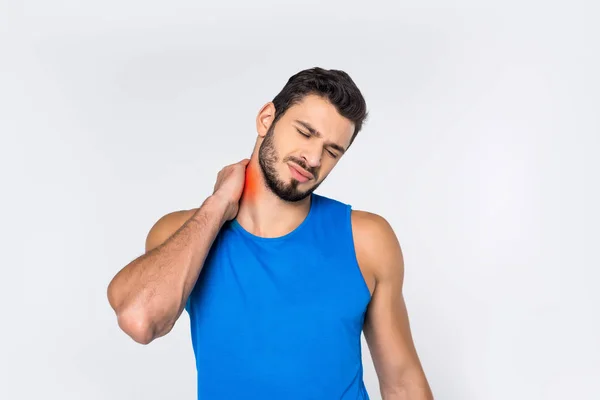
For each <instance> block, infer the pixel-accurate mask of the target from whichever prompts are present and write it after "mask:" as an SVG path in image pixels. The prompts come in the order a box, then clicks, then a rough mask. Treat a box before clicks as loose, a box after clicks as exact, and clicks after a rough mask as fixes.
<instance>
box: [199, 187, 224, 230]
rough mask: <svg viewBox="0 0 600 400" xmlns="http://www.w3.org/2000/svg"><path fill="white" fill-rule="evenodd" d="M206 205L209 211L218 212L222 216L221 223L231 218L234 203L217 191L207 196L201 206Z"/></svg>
mask: <svg viewBox="0 0 600 400" xmlns="http://www.w3.org/2000/svg"><path fill="white" fill-rule="evenodd" d="M204 207H207V208H208V211H209V213H211V214H212V213H214V214H217V215H218V216H219V217H220V218H221V224H223V223H225V222H226V221H227V220H228V219H229V213H230V210H231V208H232V205H231V202H230V201H229V200H228V199H227V198H225V197H224V196H221V195H219V194H218V193H215V194H212V195H210V196H208V197H207V198H206V200H205V201H204V203H203V204H202V207H201V208H204Z"/></svg>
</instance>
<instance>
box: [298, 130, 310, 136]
mask: <svg viewBox="0 0 600 400" xmlns="http://www.w3.org/2000/svg"><path fill="white" fill-rule="evenodd" d="M296 130H297V131H298V133H299V134H301V135H302V136H304V137H310V135H309V134H308V133H304V132H302V131H301V130H300V129H298V128H296Z"/></svg>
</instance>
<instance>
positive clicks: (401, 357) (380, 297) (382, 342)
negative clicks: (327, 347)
mask: <svg viewBox="0 0 600 400" xmlns="http://www.w3.org/2000/svg"><path fill="white" fill-rule="evenodd" d="M352 226H353V228H352V230H353V234H354V241H355V248H356V254H357V259H358V262H359V264H360V265H361V268H364V269H365V270H366V271H369V272H370V273H371V274H372V276H373V277H374V280H375V289H374V292H373V296H372V298H371V302H370V304H369V307H368V309H367V314H366V317H365V325H364V334H365V339H366V340H367V344H368V346H369V350H370V352H371V357H372V359H373V364H374V366H375V371H376V372H377V377H378V379H379V387H380V391H381V395H382V397H383V399H384V400H431V399H433V394H432V392H431V388H430V387H429V384H428V382H427V379H426V377H425V373H424V371H423V368H422V366H421V362H420V360H419V357H418V355H417V351H416V349H415V345H414V342H413V339H412V334H411V330H410V325H409V320H408V314H407V311H406V305H405V303H404V297H403V295H402V285H403V280H404V259H403V256H402V250H401V248H400V244H399V242H398V239H397V237H396V234H395V233H394V231H393V229H392V227H391V226H390V225H389V223H388V222H387V221H386V220H385V219H384V218H382V217H380V216H378V215H376V214H372V213H368V212H364V211H353V213H352Z"/></svg>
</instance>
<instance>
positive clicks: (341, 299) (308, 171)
mask: <svg viewBox="0 0 600 400" xmlns="http://www.w3.org/2000/svg"><path fill="white" fill-rule="evenodd" d="M366 117H367V111H366V104H365V101H364V99H363V97H362V94H361V93H360V91H359V89H358V88H357V87H356V85H355V84H354V82H353V81H352V79H351V78H350V77H349V76H348V75H347V74H346V73H345V72H343V71H338V70H325V69H321V68H313V69H309V70H305V71H301V72H299V73H297V74H296V75H294V76H292V77H291V78H290V79H289V81H288V82H287V84H286V85H285V87H284V88H283V89H282V91H281V93H279V94H278V95H277V96H276V97H275V98H274V99H273V101H272V102H269V103H267V104H266V105H265V106H263V107H262V109H261V110H260V111H259V113H258V116H257V119H256V128H257V131H258V138H257V141H256V145H255V147H254V151H253V152H252V155H251V157H250V159H244V160H242V161H240V162H238V163H236V164H233V165H229V166H227V167H225V168H224V169H222V170H221V171H220V172H219V174H218V176H217V180H216V183H215V186H214V191H213V194H212V195H211V196H210V197H208V198H207V199H206V200H205V201H204V203H203V204H202V205H201V207H199V208H197V209H192V210H183V211H176V212H172V213H169V214H167V215H165V216H163V217H162V218H160V219H159V220H158V221H157V222H156V223H155V224H154V226H153V227H152V229H151V230H150V232H149V234H148V236H147V239H146V253H145V254H144V255H142V256H140V257H139V258H138V259H136V260H134V261H132V262H131V263H130V264H128V265H127V266H126V267H125V268H123V269H122V270H121V271H120V272H119V273H118V274H117V275H116V276H115V277H114V278H113V280H112V281H111V283H110V285H109V287H108V299H109V302H110V305H111V306H112V308H113V309H114V310H115V312H116V314H117V316H118V323H119V326H120V327H121V329H122V330H123V331H125V332H126V333H127V334H128V335H130V336H131V337H132V338H133V339H134V340H135V341H137V342H139V343H142V344H148V343H150V342H151V341H153V340H154V339H156V338H158V337H161V336H164V335H166V334H167V333H168V332H170V331H171V329H172V328H173V326H174V324H175V322H176V321H177V319H178V318H179V316H180V315H181V313H182V312H183V310H184V309H185V310H187V312H188V313H189V316H190V324H191V334H192V344H193V348H194V353H195V357H196V368H197V374H198V381H197V385H198V386H197V387H198V398H199V399H226V400H229V399H231V400H237V399H282V400H283V399H287V400H291V399H303V400H304V399H325V400H332V399H368V398H369V396H368V394H367V391H366V389H365V385H364V383H363V369H362V361H361V343H360V335H361V332H362V331H363V330H364V334H365V338H366V340H367V343H368V346H369V349H370V351H371V355H372V358H373V362H374V366H375V369H376V372H377V375H378V378H379V383H380V389H381V394H382V396H383V398H384V399H385V400H391V399H410V400H425V399H431V398H432V394H431V390H430V388H429V385H428V383H427V380H426V378H425V374H424V372H423V369H422V367H421V363H420V361H419V358H418V356H417V353H416V350H415V346H414V344H413V340H412V337H411V332H410V327H409V321H408V317H407V311H406V308H405V304H404V300H403V295H402V284H403V275H404V264H403V257H402V251H401V249H400V245H399V243H398V241H397V238H396V236H395V234H394V232H393V230H392V228H391V227H390V225H389V224H388V223H387V222H386V220H385V219H384V218H382V217H380V216H378V215H375V214H372V213H369V212H366V211H357V210H352V209H351V206H349V205H347V204H344V203H341V202H339V201H336V200H333V199H330V198H327V197H324V196H320V195H317V194H315V193H313V192H314V190H315V189H316V188H317V187H318V186H319V185H320V184H321V183H322V182H323V180H324V179H325V178H326V177H327V175H328V174H329V173H330V172H331V170H332V169H333V167H334V166H335V165H336V164H337V163H338V162H339V160H340V158H341V157H342V156H343V155H344V153H345V152H346V151H347V150H348V148H349V146H350V145H351V143H352V141H353V140H354V138H355V137H356V135H357V133H358V132H359V131H360V129H361V126H362V123H363V121H364V120H365V118H366Z"/></svg>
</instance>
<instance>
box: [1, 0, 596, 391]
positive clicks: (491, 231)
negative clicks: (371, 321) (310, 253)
mask: <svg viewBox="0 0 600 400" xmlns="http://www.w3.org/2000/svg"><path fill="white" fill-rule="evenodd" d="M0 4H1V8H0V46H1V47H0V49H1V51H0V133H1V142H0V174H1V178H2V179H1V182H0V184H1V189H0V190H1V193H2V196H1V197H0V202H1V207H0V213H1V214H0V221H1V224H2V225H1V230H0V232H1V235H2V236H1V238H0V239H1V242H0V243H1V246H2V247H1V252H0V257H1V258H0V265H1V270H0V271H1V275H0V276H1V278H0V307H1V310H0V312H1V315H2V318H1V323H0V324H1V329H0V337H1V340H0V398H2V399H7V400H13V399H14V400H16V399H19V400H20V399H42V398H43V399H61V400H71V399H73V400H75V399H77V400H81V399H85V400H96V399H114V400H125V399H152V400H154V399H194V397H195V393H196V392H195V391H196V381H195V369H194V356H193V351H192V347H191V342H190V333H189V318H188V316H187V314H185V313H184V314H183V315H182V317H181V318H180V320H179V321H178V322H177V324H176V326H175V328H174V329H173V331H172V332H171V333H170V334H169V335H167V336H165V337H163V338H160V339H158V340H156V341H155V342H153V343H151V344H150V345H148V346H142V345H140V344H137V343H135V342H134V341H133V340H131V339H130V338H129V337H128V336H127V335H125V334H124V333H123V332H121V331H120V330H119V328H118V326H117V322H116V318H115V315H114V313H113V311H112V310H111V309H110V307H109V304H108V301H107V299H106V287H107V285H108V283H109V281H110V279H111V278H112V277H113V276H114V274H116V272H117V271H118V270H119V269H121V268H122V267H123V266H125V265H126V264H127V263H129V262H130V261H131V260H133V259H134V258H136V257H138V256H139V255H140V254H142V252H143V248H144V241H145V237H146V234H147V232H148V230H149V229H150V227H151V226H152V224H153V223H154V222H155V221H156V220H157V219H158V218H159V217H160V216H162V215H164V214H165V213H168V212H170V211H174V210H180V209H188V208H193V207H197V206H199V205H200V204H201V202H202V201H203V200H204V198H205V197H206V196H207V195H209V194H210V193H211V191H212V187H213V184H214V179H215V177H216V173H217V171H218V170H219V169H220V168H221V167H223V166H224V165H226V164H229V163H232V162H235V161H238V160H239V159H241V158H243V157H246V156H248V155H249V154H250V151H251V149H252V146H253V144H254V140H255V137H256V129H255V117H256V114H257V113H258V111H259V109H260V107H261V106H262V105H263V104H265V103H266V102H268V101H270V100H272V98H273V96H275V94H276V93H277V92H278V91H279V90H280V89H281V88H282V87H283V85H284V84H285V82H286V81H287V79H288V78H289V77H290V76H291V75H293V74H294V73H296V72H298V71H300V70H301V69H305V68H309V67H313V66H321V67H324V68H335V69H342V70H345V71H346V72H348V73H349V74H350V75H351V76H352V78H353V79H354V80H355V82H356V83H357V85H358V86H359V88H360V89H361V90H362V91H363V94H364V96H365V98H366V100H367V104H368V107H369V110H370V119H369V121H368V123H367V124H366V125H365V126H364V130H363V131H362V132H361V133H360V134H359V136H358V138H357V139H356V142H355V144H354V145H353V146H352V148H351V150H350V151H349V153H348V154H347V155H345V156H344V157H343V159H342V160H341V161H340V163H339V165H338V166H337V167H336V169H335V170H334V172H333V173H332V174H331V175H330V177H329V178H328V180H327V181H326V182H325V183H324V184H323V185H322V186H321V187H320V188H319V189H318V193H320V194H323V195H326V196H329V197H333V198H336V199H339V200H342V201H344V202H347V203H350V204H352V205H353V206H354V207H355V208H357V209H364V210H368V211H371V212H375V213H379V214H381V215H383V216H384V217H385V218H386V219H388V221H390V223H391V224H392V226H393V228H394V230H395V231H396V234H397V235H398V238H399V239H400V243H401V245H402V248H403V250H404V254H405V261H406V277H405V288H404V292H405V297H406V303H407V305H408V309H409V315H410V321H411V326H412V331H413V335H414V338H415V342H416V346H417V349H418V352H419V355H420V357H421V360H422V363H423V365H424V368H425V371H426V373H427V377H428V379H429V381H430V384H431V386H432V388H433V391H434V393H435V395H436V399H442V400H444V399H448V400H459V399H460V400H463V399H468V400H471V399H473V400H506V399H511V400H512V399H528V400H530V399H544V400H550V399H552V400H554V399H556V400H558V399H561V400H562V399H590V400H591V399H600V387H599V380H598V376H600V344H599V338H600V323H599V322H600V318H599V304H600V295H599V294H598V285H599V278H600V274H599V273H598V268H599V267H600V256H599V255H598V250H597V249H598V247H599V246H598V243H599V241H600V234H599V228H598V226H599V224H600V215H599V212H598V205H599V204H600V194H599V193H600V192H599V190H598V189H599V188H598V183H599V181H600V179H599V176H598V175H599V171H600V162H599V161H598V147H599V143H600V139H599V136H600V122H599V114H600V79H599V71H600V55H599V54H600V28H599V25H598V22H597V21H598V17H599V6H598V3H597V2H594V1H591V0H590V1H588V2H583V1H570V2H566V1H563V2H542V1H537V2H532V1H503V2H481V1H464V0H463V1H457V0H455V1H413V2H405V1H400V2H391V1H390V2H385V3H382V2H377V1H369V2H355V3H349V2H345V1H344V2H342V1H335V2H333V1H323V2H321V1H315V0H305V1H302V2H299V1H286V2H280V1H252V2H246V1H238V2H231V1H221V2H200V1H191V0H172V1H168V2H167V1H162V2H160V1H139V0H138V1H135V0H119V1H117V0H105V1H101V2H100V1H81V0H78V1H75V0H63V1H32V0H29V1H27V0H20V1H17V0H15V1H0ZM364 344H365V343H364V342H363V351H364V365H365V376H364V379H365V382H366V385H367V388H368V390H369V393H370V395H371V397H372V398H373V399H379V398H380V395H379V390H378V383H377V377H376V374H375V371H374V369H373V366H372V363H371V359H370V356H369V352H368V349H367V348H366V346H364ZM327 400H329V399H327Z"/></svg>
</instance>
